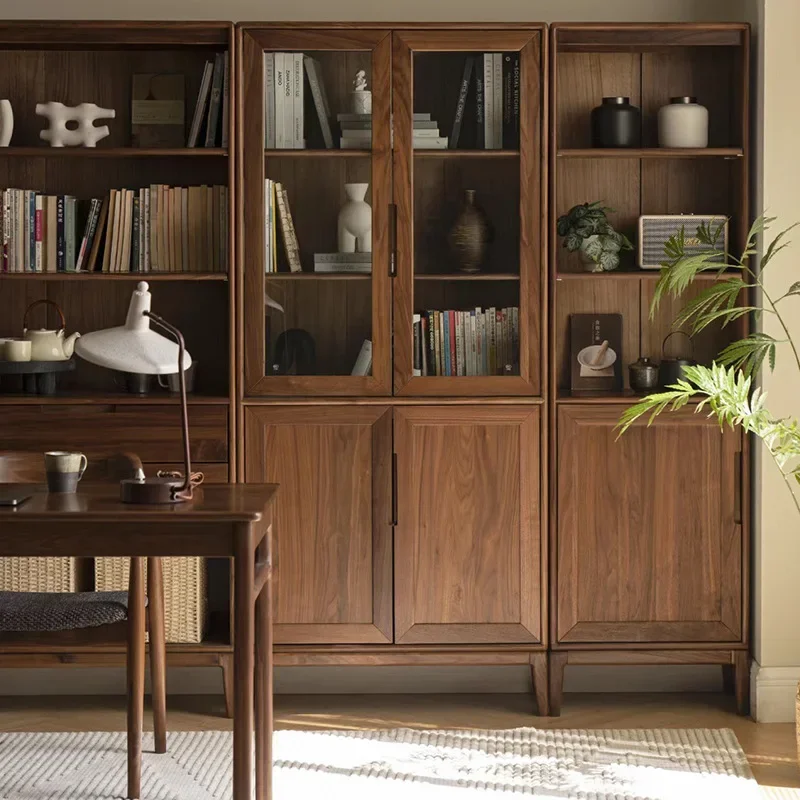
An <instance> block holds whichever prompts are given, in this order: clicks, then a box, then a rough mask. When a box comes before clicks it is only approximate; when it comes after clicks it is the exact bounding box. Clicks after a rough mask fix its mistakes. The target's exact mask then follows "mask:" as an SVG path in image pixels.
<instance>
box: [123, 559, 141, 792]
mask: <svg viewBox="0 0 800 800" xmlns="http://www.w3.org/2000/svg"><path fill="white" fill-rule="evenodd" d="M142 561H143V559H141V558H132V559H131V572H130V580H129V583H128V648H127V659H126V660H127V678H126V682H127V687H128V798H136V797H140V796H141V793H142V792H141V789H142V720H143V717H144V634H145V624H144V613H145V612H144V569H143V566H142Z"/></svg>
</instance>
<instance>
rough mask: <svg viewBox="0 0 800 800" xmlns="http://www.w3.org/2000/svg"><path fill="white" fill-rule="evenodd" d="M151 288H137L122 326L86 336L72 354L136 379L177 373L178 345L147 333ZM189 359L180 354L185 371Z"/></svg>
mask: <svg viewBox="0 0 800 800" xmlns="http://www.w3.org/2000/svg"><path fill="white" fill-rule="evenodd" d="M151 299H152V295H151V294H150V287H149V286H148V284H147V283H146V282H145V281H141V282H140V283H138V284H137V285H136V289H134V291H133V295H132V297H131V304H130V306H128V317H127V319H126V320H125V324H124V325H120V326H119V327H117V328H106V329H105V330H101V331H94V332H92V333H85V334H84V335H83V336H81V338H80V339H78V341H77V342H76V344H75V352H76V353H77V354H78V355H79V356H80V357H81V358H83V359H85V360H86V361H90V362H91V363H92V364H97V365H98V366H100V367H106V368H107V369H116V370H119V371H120V372H133V373H136V374H138V375H169V374H172V373H175V372H177V371H178V344H177V342H173V341H172V340H171V339H168V338H167V337H166V336H162V335H161V334H160V333H156V331H154V330H151V329H150V318H149V317H147V316H145V312H146V311H150V301H151ZM191 366H192V357H191V356H190V355H189V353H188V352H187V351H185V350H184V353H183V369H184V371H185V370H187V369H189V367H191Z"/></svg>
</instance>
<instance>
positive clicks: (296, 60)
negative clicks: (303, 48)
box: [292, 53, 306, 150]
mask: <svg viewBox="0 0 800 800" xmlns="http://www.w3.org/2000/svg"><path fill="white" fill-rule="evenodd" d="M304 84H305V81H304V80H303V54H302V53H292V110H293V118H292V147H294V149H295V150H302V149H303V148H304V147H305V146H306V144H305V138H304V135H303V133H304V130H305V120H304V119H303V100H304V98H303V86H304Z"/></svg>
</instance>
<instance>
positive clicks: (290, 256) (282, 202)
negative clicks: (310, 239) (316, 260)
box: [275, 184, 303, 272]
mask: <svg viewBox="0 0 800 800" xmlns="http://www.w3.org/2000/svg"><path fill="white" fill-rule="evenodd" d="M275 189H276V192H277V195H278V211H279V213H280V215H281V230H282V231H283V241H284V245H285V246H286V258H287V260H288V262H289V270H290V271H291V272H302V271H303V267H302V264H301V263H300V246H299V244H298V242H297V234H296V233H295V230H294V223H293V222H292V212H291V209H290V208H289V196H288V194H287V193H286V189H285V187H284V186H283V185H281V184H278V185H277V186H276V187H275Z"/></svg>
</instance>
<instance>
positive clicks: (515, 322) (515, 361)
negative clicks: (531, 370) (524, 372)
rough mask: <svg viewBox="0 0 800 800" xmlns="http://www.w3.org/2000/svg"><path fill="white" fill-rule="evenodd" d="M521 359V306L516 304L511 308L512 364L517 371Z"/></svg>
mask: <svg viewBox="0 0 800 800" xmlns="http://www.w3.org/2000/svg"><path fill="white" fill-rule="evenodd" d="M519 361H520V359H519V307H518V306H514V307H513V308H512V309H511V364H512V366H513V367H514V371H515V372H518V371H519V368H520V363H519Z"/></svg>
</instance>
